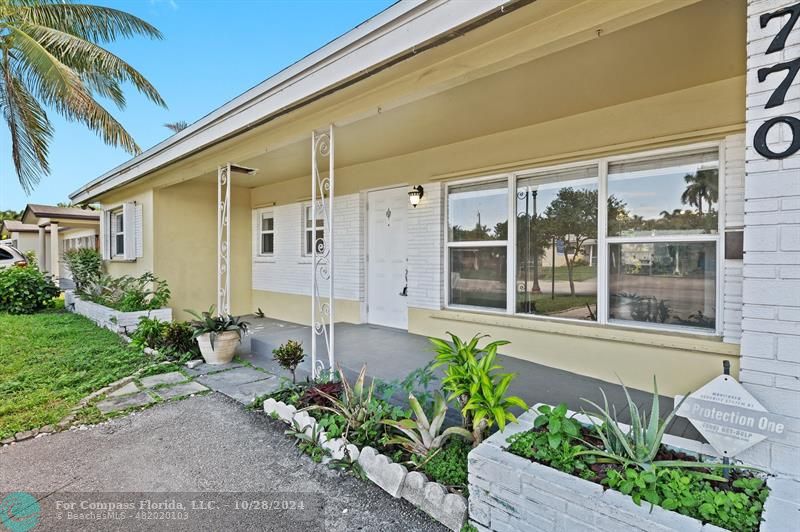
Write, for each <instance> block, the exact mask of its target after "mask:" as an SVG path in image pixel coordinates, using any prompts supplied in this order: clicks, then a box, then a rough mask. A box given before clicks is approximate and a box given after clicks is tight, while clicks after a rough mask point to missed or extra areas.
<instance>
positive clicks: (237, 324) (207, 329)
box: [185, 305, 250, 349]
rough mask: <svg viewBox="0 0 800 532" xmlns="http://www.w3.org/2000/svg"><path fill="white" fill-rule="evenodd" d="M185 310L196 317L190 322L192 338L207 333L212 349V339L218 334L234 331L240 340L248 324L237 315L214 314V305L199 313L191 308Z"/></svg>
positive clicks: (245, 332)
mask: <svg viewBox="0 0 800 532" xmlns="http://www.w3.org/2000/svg"><path fill="white" fill-rule="evenodd" d="M185 310H186V312H188V313H189V314H191V315H192V316H194V317H195V318H196V320H195V321H192V322H191V327H192V330H193V331H194V332H193V333H192V338H195V339H196V338H197V337H198V336H202V335H204V334H208V335H209V340H210V342H211V348H212V349H213V348H214V340H215V339H216V337H217V336H218V335H219V334H222V333H224V332H235V333H236V334H237V335H239V340H241V339H242V336H243V335H245V334H247V328H248V327H249V325H250V324H249V323H247V322H246V321H243V320H242V319H241V318H240V317H238V316H224V315H215V313H214V310H215V309H214V305H211V307H210V308H209V309H208V310H207V311H205V312H202V313H199V314H198V313H197V312H195V311H193V310H188V309H185Z"/></svg>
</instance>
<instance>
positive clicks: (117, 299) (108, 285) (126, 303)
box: [81, 272, 171, 312]
mask: <svg viewBox="0 0 800 532" xmlns="http://www.w3.org/2000/svg"><path fill="white" fill-rule="evenodd" d="M81 295H82V297H84V298H86V299H89V300H90V301H93V302H95V303H98V304H100V305H104V306H107V307H111V308H113V309H115V310H119V311H121V312H137V311H142V310H155V309H159V308H163V307H165V306H167V303H169V298H170V296H171V293H170V290H169V285H168V284H167V282H166V281H164V280H162V279H159V278H158V277H156V276H155V275H153V274H152V273H150V272H146V273H144V274H142V275H140V276H139V277H131V276H127V275H126V276H123V277H111V276H108V275H104V276H101V277H99V278H98V279H97V280H92V281H89V283H88V286H87V287H86V288H85V290H84V291H83V293H82V294H81Z"/></svg>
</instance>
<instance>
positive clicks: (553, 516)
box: [469, 405, 723, 532]
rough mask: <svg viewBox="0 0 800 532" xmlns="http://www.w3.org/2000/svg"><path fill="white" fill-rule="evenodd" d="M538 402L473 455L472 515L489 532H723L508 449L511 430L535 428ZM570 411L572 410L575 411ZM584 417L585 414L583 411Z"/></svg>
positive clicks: (689, 446) (698, 447)
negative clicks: (520, 531) (489, 531)
mask: <svg viewBox="0 0 800 532" xmlns="http://www.w3.org/2000/svg"><path fill="white" fill-rule="evenodd" d="M538 406H539V405H537V406H535V407H534V408H532V409H531V410H529V411H528V412H526V413H525V414H523V415H522V416H520V417H519V422H518V423H516V424H512V425H509V426H508V427H507V428H506V430H505V431H504V432H502V433H501V432H497V433H495V434H493V435H492V436H491V437H489V438H488V439H486V441H484V442H483V443H482V444H481V445H479V446H478V447H477V448H475V449H473V450H472V452H470V454H469V493H470V498H469V518H470V521H471V522H472V524H473V525H475V527H476V528H478V530H482V531H486V530H492V531H498V532H500V531H502V532H506V531H512V530H531V531H548V532H552V531H559V532H561V531H573V530H587V531H627V530H630V531H642V530H647V531H661V532H666V531H675V530H678V531H701V530H702V531H721V530H723V529H721V528H719V527H716V526H714V525H709V524H706V525H704V524H703V523H702V522H701V521H698V520H697V519H693V518H691V517H688V516H685V515H681V514H679V513H677V512H672V511H669V510H665V509H664V508H661V507H659V506H653V507H652V508H651V506H650V504H648V503H645V502H643V503H642V505H641V506H637V505H636V503H634V502H633V499H632V498H631V497H629V496H627V495H624V494H622V493H620V492H618V491H614V490H611V489H608V490H604V489H603V486H601V485H599V484H596V483H594V482H590V481H588V480H583V479H582V478H579V477H576V476H573V475H569V474H567V473H563V472H561V471H558V470H556V469H553V468H550V467H547V466H544V465H542V464H538V463H536V462H532V461H530V460H528V459H526V458H522V457H520V456H517V455H515V454H512V453H510V452H508V451H506V450H505V448H506V447H507V446H508V443H507V440H508V438H509V437H510V436H511V435H512V434H516V433H518V432H524V431H527V430H530V429H531V428H533V421H534V419H536V417H537V416H538V412H537V411H536V408H538ZM568 415H572V412H570V413H569V414H568ZM578 420H579V421H580V420H581V416H578ZM664 444H665V445H667V446H669V447H672V448H676V449H681V450H684V451H685V452H687V453H689V454H698V453H702V451H705V450H708V449H710V448H709V447H708V446H706V445H702V444H699V443H697V442H693V441H692V440H687V439H685V438H678V437H673V436H665V437H664Z"/></svg>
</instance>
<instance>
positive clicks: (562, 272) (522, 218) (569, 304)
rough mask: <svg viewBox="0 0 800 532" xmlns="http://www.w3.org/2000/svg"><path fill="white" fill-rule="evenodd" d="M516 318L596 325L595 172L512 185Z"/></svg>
mask: <svg viewBox="0 0 800 532" xmlns="http://www.w3.org/2000/svg"><path fill="white" fill-rule="evenodd" d="M516 215H517V239H516V245H517V265H516V269H517V286H516V288H517V303H516V308H517V312H521V313H526V314H539V315H544V316H559V317H563V318H575V319H582V320H596V319H597V167H596V166H592V167H584V168H575V169H569V170H564V171H559V172H550V173H547V174H541V175H536V176H532V177H526V178H524V179H518V180H517V196H516Z"/></svg>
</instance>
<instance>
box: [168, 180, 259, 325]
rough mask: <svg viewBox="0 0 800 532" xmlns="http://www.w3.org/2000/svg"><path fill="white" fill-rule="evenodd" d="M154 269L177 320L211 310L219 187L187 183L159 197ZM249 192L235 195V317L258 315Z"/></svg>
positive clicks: (239, 190) (235, 189)
mask: <svg viewBox="0 0 800 532" xmlns="http://www.w3.org/2000/svg"><path fill="white" fill-rule="evenodd" d="M154 226H155V228H156V231H155V259H154V260H155V269H154V272H155V274H156V275H157V276H159V277H161V278H163V279H166V280H167V282H168V283H169V286H170V290H171V291H172V300H171V303H170V305H171V306H172V308H173V312H174V314H175V316H176V317H177V318H180V319H185V318H188V315H187V314H186V313H185V312H184V309H187V308H188V309H191V310H197V311H202V310H207V309H208V308H209V307H210V306H211V305H212V304H216V301H217V297H216V293H217V249H216V248H217V187H216V185H215V184H213V183H199V182H193V181H190V182H187V183H183V184H181V185H176V186H173V187H168V188H164V189H158V190H156V191H155V216H154ZM251 231H252V229H251V225H250V191H249V190H246V189H242V188H239V187H232V189H231V262H232V265H231V311H232V312H233V313H234V314H249V313H252V312H253V311H254V308H253V307H252V305H251V303H250V299H251V289H250V287H251V281H250V279H251V276H250V270H251V263H252V260H251V253H250V242H251Z"/></svg>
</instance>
